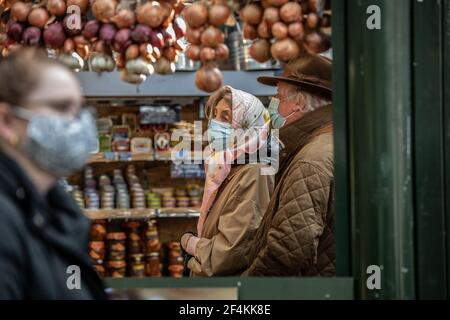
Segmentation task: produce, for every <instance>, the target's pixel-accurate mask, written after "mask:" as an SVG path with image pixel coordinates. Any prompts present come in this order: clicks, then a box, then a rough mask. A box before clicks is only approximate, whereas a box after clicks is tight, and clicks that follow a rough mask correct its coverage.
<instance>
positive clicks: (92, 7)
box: [0, 0, 331, 92]
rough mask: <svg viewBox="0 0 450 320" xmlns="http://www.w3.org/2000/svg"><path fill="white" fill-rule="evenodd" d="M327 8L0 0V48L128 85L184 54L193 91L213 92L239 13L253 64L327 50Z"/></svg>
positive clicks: (300, 0) (283, 1) (306, 3)
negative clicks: (37, 54)
mask: <svg viewBox="0 0 450 320" xmlns="http://www.w3.org/2000/svg"><path fill="white" fill-rule="evenodd" d="M185 1H186V2H189V3H185ZM329 6H330V4H329V0H260V1H258V0H255V1H252V0H194V1H190V0H0V50H1V54H2V55H3V56H6V55H8V54H9V53H10V52H12V51H14V50H17V49H20V48H21V47H25V46H39V47H43V48H46V49H47V52H48V54H49V55H50V56H52V57H55V58H58V59H60V60H61V61H62V62H64V63H65V64H66V65H68V66H69V67H70V68H71V69H72V70H75V71H80V70H86V69H89V70H91V71H94V72H98V73H101V72H111V71H114V70H119V71H120V78H121V79H122V80H123V81H126V82H129V83H133V84H139V83H141V82H142V81H144V80H145V79H146V78H147V77H148V76H149V75H151V74H152V73H157V74H162V75H166V74H171V73H173V72H175V63H176V62H177V60H178V56H179V55H180V53H183V54H185V56H186V58H188V59H190V60H193V61H200V62H201V67H200V69H198V70H197V72H196V74H195V85H196V86H197V88H198V89H200V90H202V91H205V92H213V91H215V90H217V89H218V88H220V86H221V85H222V82H223V75H222V72H221V71H220V70H219V68H218V64H219V63H220V62H221V61H224V60H227V59H229V58H230V50H229V48H228V47H227V45H226V44H225V33H224V31H225V29H226V28H225V27H224V25H227V26H229V25H230V21H235V18H238V16H239V18H240V22H242V23H243V26H242V33H243V37H244V38H245V39H249V40H251V41H252V44H251V47H250V48H249V53H250V56H251V57H252V58H253V59H255V60H256V61H257V62H260V63H264V62H266V61H268V60H270V59H275V60H279V61H282V62H288V61H289V60H292V59H295V58H297V57H298V56H300V55H301V54H302V52H303V50H305V48H306V50H309V51H311V52H314V53H321V52H324V51H327V50H328V49H329V48H330V46H331V42H330V20H331V13H330V12H331V11H330V10H329ZM239 18H238V20H239ZM186 42H187V44H188V46H187V47H186V45H185V43H186Z"/></svg>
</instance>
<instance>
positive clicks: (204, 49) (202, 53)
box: [183, 0, 232, 92]
mask: <svg viewBox="0 0 450 320" xmlns="http://www.w3.org/2000/svg"><path fill="white" fill-rule="evenodd" d="M231 13H232V9H231V8H230V6H229V4H228V3H227V1H225V0H214V1H197V2H195V3H193V4H192V5H190V6H189V7H187V8H186V9H185V11H184V13H183V14H184V18H185V20H186V23H187V25H188V28H187V30H186V39H187V41H188V42H189V43H190V44H189V46H188V48H187V50H186V56H187V57H188V58H189V59H191V60H194V61H201V62H202V67H201V68H200V69H199V70H198V71H197V73H196V75H195V85H196V86H197V88H199V89H200V90H203V91H206V92H213V91H215V90H217V89H219V88H220V87H221V85H222V81H223V76H222V73H221V71H220V70H219V69H218V68H217V66H216V63H215V62H217V61H221V60H226V59H228V57H229V56H230V52H229V49H228V47H227V46H226V45H225V44H224V40H225V36H224V33H223V32H222V30H221V29H220V27H221V26H222V25H224V24H225V23H226V22H227V20H228V19H229V17H230V15H231Z"/></svg>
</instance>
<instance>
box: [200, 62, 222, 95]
mask: <svg viewBox="0 0 450 320" xmlns="http://www.w3.org/2000/svg"><path fill="white" fill-rule="evenodd" d="M222 81H223V75H222V73H221V72H220V70H219V69H218V68H216V67H214V66H210V65H206V66H203V67H201V68H200V69H199V70H198V71H197V73H196V74H195V85H196V86H197V88H199V89H200V90H202V91H206V92H213V91H216V90H217V89H219V88H220V87H221V86H222Z"/></svg>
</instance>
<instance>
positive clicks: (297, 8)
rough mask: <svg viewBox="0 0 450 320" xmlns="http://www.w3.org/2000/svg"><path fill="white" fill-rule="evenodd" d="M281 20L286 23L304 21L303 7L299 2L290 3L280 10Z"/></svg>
mask: <svg viewBox="0 0 450 320" xmlns="http://www.w3.org/2000/svg"><path fill="white" fill-rule="evenodd" d="M280 18H281V20H283V21H284V22H286V23H292V22H296V21H301V20H302V7H301V5H299V4H298V3H297V2H288V3H286V4H284V5H283V6H282V7H281V8H280Z"/></svg>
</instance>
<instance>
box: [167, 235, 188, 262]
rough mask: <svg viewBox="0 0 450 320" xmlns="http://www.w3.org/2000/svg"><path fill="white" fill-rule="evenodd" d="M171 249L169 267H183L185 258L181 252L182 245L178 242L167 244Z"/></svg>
mask: <svg viewBox="0 0 450 320" xmlns="http://www.w3.org/2000/svg"><path fill="white" fill-rule="evenodd" d="M167 247H168V249H169V265H183V264H184V258H183V252H182V251H181V244H180V243H179V242H176V241H172V242H169V243H168V244H167Z"/></svg>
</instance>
